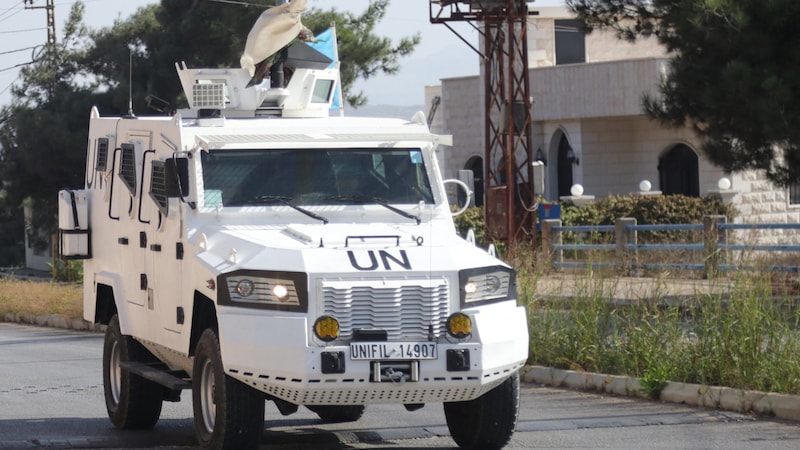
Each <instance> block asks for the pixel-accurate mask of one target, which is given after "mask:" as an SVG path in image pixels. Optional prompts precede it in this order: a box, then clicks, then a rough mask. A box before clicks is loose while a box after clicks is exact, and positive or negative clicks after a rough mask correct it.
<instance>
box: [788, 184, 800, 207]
mask: <svg viewBox="0 0 800 450" xmlns="http://www.w3.org/2000/svg"><path fill="white" fill-rule="evenodd" d="M789 204H790V205H792V206H800V181H795V182H794V183H792V184H790V185H789Z"/></svg>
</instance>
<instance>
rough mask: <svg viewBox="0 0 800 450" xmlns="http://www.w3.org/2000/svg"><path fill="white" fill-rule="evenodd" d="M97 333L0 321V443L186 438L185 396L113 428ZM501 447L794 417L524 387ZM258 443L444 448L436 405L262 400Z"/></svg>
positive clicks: (669, 440) (755, 431)
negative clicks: (147, 418) (294, 409)
mask: <svg viewBox="0 0 800 450" xmlns="http://www.w3.org/2000/svg"><path fill="white" fill-rule="evenodd" d="M102 342H103V338H102V336H101V335H100V334H92V333H81V332H72V331H65V330H57V329H48V328H36V327H28V326H20V325H12V324H5V323H0V450H7V449H39V448H47V449H53V448H55V449H188V448H194V447H195V445H196V444H195V440H194V437H193V428H192V419H191V414H192V407H191V395H190V393H189V392H188V391H187V392H184V394H183V398H184V400H183V401H182V402H180V403H165V408H164V412H163V414H162V419H161V421H160V422H159V423H158V425H157V426H156V427H155V428H154V429H153V430H148V431H124V430H117V429H115V428H113V427H112V426H111V424H110V422H109V421H108V418H107V416H106V411H105V406H104V401H103V387H102V374H101V367H100V366H101V353H102ZM521 402H522V404H521V411H520V420H519V423H518V426H517V432H516V434H515V435H514V438H513V440H512V442H511V444H510V445H509V446H508V448H510V449H533V448H609V449H619V448H626V449H645V448H654V449H656V448H657V449H662V448H663V449H667V448H669V449H726V450H728V449H752V448H759V449H775V450H777V449H781V450H783V449H789V448H800V424H797V423H790V422H781V421H775V420H770V419H766V418H754V417H750V416H746V415H741V414H735V413H726V412H719V411H714V410H704V409H696V408H690V407H686V406H682V405H671V404H663V403H657V402H649V401H642V400H639V399H630V398H621V397H610V396H604V395H596V394H591V393H584V392H576V391H571V390H565V389H553V388H546V387H540V386H532V385H524V386H523V389H522V398H521ZM262 442H263V445H262V447H261V448H262V449H281V450H294V449H304V450H315V449H334V450H335V449H394V450H397V449H423V448H425V449H427V448H439V449H452V448H454V444H453V442H452V440H451V439H450V437H449V435H448V432H447V427H446V425H445V421H444V414H443V413H442V409H441V406H440V405H427V406H426V407H425V408H423V409H422V410H420V411H416V412H413V413H410V412H407V411H405V409H403V408H402V407H401V406H393V405H389V406H369V407H367V412H366V414H365V416H364V417H363V418H362V419H361V420H359V421H358V422H354V423H349V424H335V425H331V424H323V423H321V422H320V421H319V420H318V419H317V418H316V415H314V414H313V413H310V412H309V411H307V410H305V409H303V408H301V409H300V412H298V413H297V414H295V415H292V416H289V417H282V416H281V415H280V413H279V412H278V411H277V409H276V408H275V407H274V406H273V405H271V404H268V405H267V421H266V424H265V431H264V436H263V439H262Z"/></svg>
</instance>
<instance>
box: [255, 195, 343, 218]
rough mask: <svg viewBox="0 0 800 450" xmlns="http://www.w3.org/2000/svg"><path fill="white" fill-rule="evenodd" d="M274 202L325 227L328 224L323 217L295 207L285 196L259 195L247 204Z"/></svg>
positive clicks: (290, 199) (289, 198)
mask: <svg viewBox="0 0 800 450" xmlns="http://www.w3.org/2000/svg"><path fill="white" fill-rule="evenodd" d="M275 202H277V203H281V204H284V205H286V206H288V207H290V208H292V209H294V210H295V211H299V212H301V213H303V214H305V215H307V216H308V217H311V218H312V219H317V220H319V221H321V222H322V223H324V224H325V225H327V224H328V219H326V218H325V217H322V216H320V215H319V214H317V213H315V212H313V211H309V210H307V209H305V208H303V207H300V206H297V205H295V204H294V203H293V202H292V198H291V197H286V196H283V195H261V196H259V197H256V198H254V199H251V200H248V201H247V203H275Z"/></svg>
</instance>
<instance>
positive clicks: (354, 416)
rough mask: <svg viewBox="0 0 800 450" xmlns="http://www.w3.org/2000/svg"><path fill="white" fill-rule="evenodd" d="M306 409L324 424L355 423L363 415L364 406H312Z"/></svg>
mask: <svg viewBox="0 0 800 450" xmlns="http://www.w3.org/2000/svg"><path fill="white" fill-rule="evenodd" d="M307 408H308V409H310V410H311V411H313V412H315V413H316V414H317V415H318V416H319V418H320V419H322V421H323V422H325V423H341V422H355V421H356V420H358V419H360V418H361V416H363V415H364V405H312V406H307Z"/></svg>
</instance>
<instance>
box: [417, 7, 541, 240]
mask: <svg viewBox="0 0 800 450" xmlns="http://www.w3.org/2000/svg"><path fill="white" fill-rule="evenodd" d="M527 3H528V2H526V1H523V0H494V1H490V0H483V1H481V0H472V1H458V0H431V1H430V21H431V23H440V24H444V25H445V26H447V28H448V29H450V30H451V31H453V33H455V34H456V35H457V36H458V37H459V38H460V39H461V40H462V41H464V42H465V43H467V45H470V44H469V42H467V40H466V39H464V38H463V37H461V36H460V35H458V33H457V32H456V31H455V30H454V29H453V28H452V27H451V26H450V25H449V22H468V23H470V24H471V25H472V26H473V27H474V28H475V29H477V30H478V31H479V32H480V33H481V36H482V43H483V45H482V47H483V48H482V49H481V50H482V51H481V50H478V49H475V48H474V47H472V46H471V45H470V47H472V48H473V50H475V51H476V52H478V53H479V54H480V55H481V57H482V59H483V62H482V63H483V69H484V80H483V81H484V89H485V91H484V92H485V97H484V99H483V101H484V118H485V123H484V129H485V137H486V141H485V144H486V146H485V150H484V167H485V169H484V170H485V174H484V184H485V186H484V188H485V192H486V203H485V207H486V228H487V232H488V233H489V235H490V237H491V238H493V239H495V240H499V241H503V242H508V243H510V244H511V243H513V242H514V241H517V240H519V239H522V238H523V237H525V236H527V235H530V236H531V237H532V236H534V234H533V233H532V230H533V226H534V224H535V217H534V214H533V212H534V209H533V208H532V205H533V204H534V202H535V200H534V194H533V184H532V183H533V167H532V166H531V162H532V161H533V158H532V147H533V142H532V136H531V96H530V79H529V70H528V39H527V28H528V27H527V20H528V16H529V15H534V14H535V13H531V12H529V11H528V5H527ZM476 23H480V24H482V26H479V25H476Z"/></svg>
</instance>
